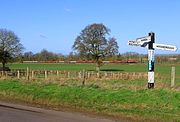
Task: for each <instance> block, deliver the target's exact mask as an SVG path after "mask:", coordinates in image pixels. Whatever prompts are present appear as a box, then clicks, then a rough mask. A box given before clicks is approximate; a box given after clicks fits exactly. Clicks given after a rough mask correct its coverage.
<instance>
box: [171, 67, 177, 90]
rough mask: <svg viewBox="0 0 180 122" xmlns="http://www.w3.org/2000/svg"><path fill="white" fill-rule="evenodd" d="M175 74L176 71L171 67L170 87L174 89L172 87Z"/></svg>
mask: <svg viewBox="0 0 180 122" xmlns="http://www.w3.org/2000/svg"><path fill="white" fill-rule="evenodd" d="M175 74H176V69H175V67H172V69H171V87H174V85H175Z"/></svg>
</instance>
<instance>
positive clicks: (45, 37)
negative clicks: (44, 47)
mask: <svg viewBox="0 0 180 122" xmlns="http://www.w3.org/2000/svg"><path fill="white" fill-rule="evenodd" d="M39 37H41V38H44V39H47V36H46V35H44V34H42V33H40V34H39Z"/></svg>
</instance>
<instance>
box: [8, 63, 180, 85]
mask: <svg viewBox="0 0 180 122" xmlns="http://www.w3.org/2000/svg"><path fill="white" fill-rule="evenodd" d="M7 66H9V67H10V68H12V69H26V68H27V67H29V68H30V69H33V70H63V71H82V70H83V69H85V70H89V71H92V70H95V64H43V63H41V64H39V63H22V64H18V63H17V64H8V65H7ZM172 66H175V67H176V84H177V86H180V76H179V75H178V74H180V65H179V64H163V65H160V64H155V73H158V74H160V75H161V76H162V77H163V78H164V79H163V80H164V82H168V83H170V80H171V67H172ZM101 71H113V72H116V71H118V72H147V65H146V64H104V65H103V66H102V67H101Z"/></svg>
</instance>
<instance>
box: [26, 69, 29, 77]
mask: <svg viewBox="0 0 180 122" xmlns="http://www.w3.org/2000/svg"><path fill="white" fill-rule="evenodd" d="M26 79H27V80H29V67H27V70H26Z"/></svg>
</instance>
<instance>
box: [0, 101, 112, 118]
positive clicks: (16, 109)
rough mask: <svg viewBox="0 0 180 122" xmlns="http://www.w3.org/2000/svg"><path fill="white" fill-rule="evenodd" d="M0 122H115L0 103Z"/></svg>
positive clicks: (77, 114)
mask: <svg viewBox="0 0 180 122" xmlns="http://www.w3.org/2000/svg"><path fill="white" fill-rule="evenodd" d="M0 122H115V120H109V119H103V118H99V117H89V116H87V115H83V114H80V113H70V112H60V111H53V110H44V109H40V108H34V107H27V106H22V105H16V104H8V103H3V102H0Z"/></svg>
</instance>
